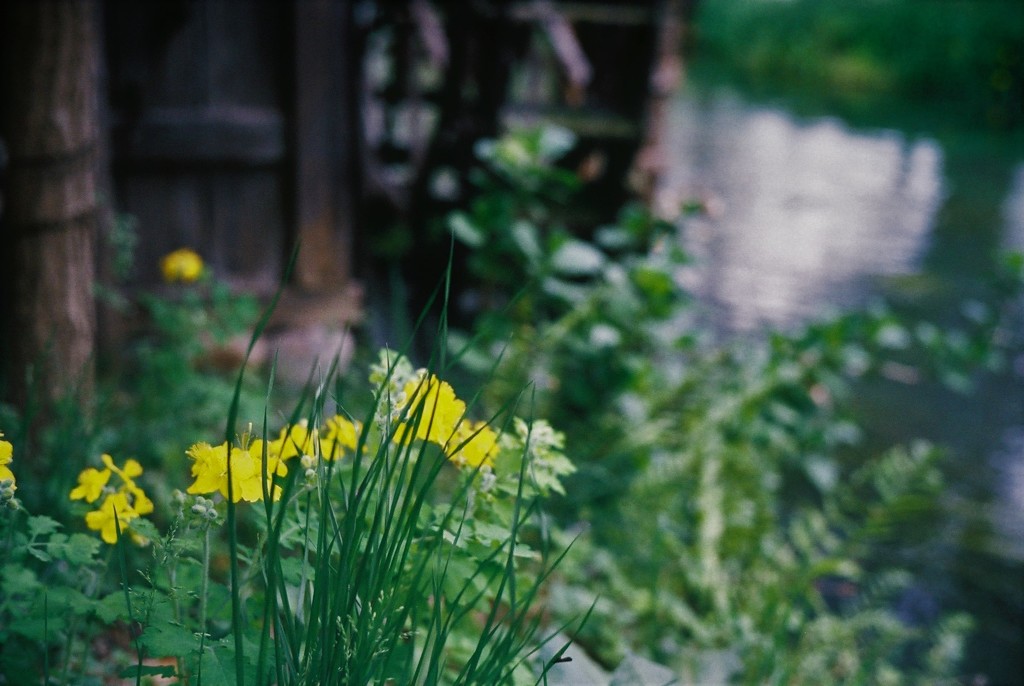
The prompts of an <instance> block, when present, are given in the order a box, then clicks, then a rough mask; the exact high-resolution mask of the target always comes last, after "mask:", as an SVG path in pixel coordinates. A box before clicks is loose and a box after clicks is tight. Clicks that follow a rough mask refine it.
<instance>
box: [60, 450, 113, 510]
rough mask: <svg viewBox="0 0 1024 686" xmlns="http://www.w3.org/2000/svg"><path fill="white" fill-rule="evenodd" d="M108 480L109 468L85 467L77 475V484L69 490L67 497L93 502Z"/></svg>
mask: <svg viewBox="0 0 1024 686" xmlns="http://www.w3.org/2000/svg"><path fill="white" fill-rule="evenodd" d="M104 457H106V456H104ZM108 481H110V470H109V469H104V470H102V471H100V470H99V469H96V468H95V467H86V468H85V469H83V470H82V473H81V474H79V475H78V485H77V486H75V488H73V489H72V490H71V494H70V496H69V497H70V498H71V499H72V500H84V501H85V502H87V503H94V502H96V501H97V500H98V499H99V497H100V495H101V494H102V493H103V489H104V488H105V487H106V485H107V482H108Z"/></svg>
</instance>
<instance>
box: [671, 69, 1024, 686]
mask: <svg viewBox="0 0 1024 686" xmlns="http://www.w3.org/2000/svg"><path fill="white" fill-rule="evenodd" d="M665 142H666V150H667V156H668V158H669V160H670V162H669V164H668V169H666V170H665V174H664V175H663V178H662V186H661V191H660V197H658V198H657V199H656V200H657V201H658V202H659V203H661V204H665V205H667V206H675V207H678V202H679V201H681V200H687V199H693V198H697V199H700V200H701V201H702V202H703V204H704V206H705V208H706V209H707V214H706V215H705V216H702V217H701V218H699V219H695V220H688V221H687V223H686V227H685V235H684V241H685V246H686V248H687V250H688V252H689V253H690V254H691V255H692V256H693V257H694V266H693V267H692V268H691V269H690V270H689V271H688V273H687V275H686V279H687V280H688V283H687V286H688V287H689V288H690V290H691V292H693V293H695V294H696V296H697V299H698V302H699V303H701V304H702V305H703V306H704V308H705V309H706V310H707V313H708V315H707V316H708V317H709V318H710V319H711V322H712V324H713V325H715V327H716V328H717V329H718V330H719V331H721V332H723V333H726V334H728V333H737V332H745V331H756V330H758V329H761V328H764V327H765V326H772V327H776V328H779V327H781V328H794V327H797V326H799V325H800V324H801V323H803V322H806V321H808V320H810V319H814V318H818V317H820V316H822V315H825V314H827V313H828V312H829V311H831V310H835V309H837V308H849V307H856V306H861V305H864V304H866V303H867V302H868V301H869V300H870V299H872V298H873V297H875V296H877V295H879V294H882V293H890V292H891V291H890V290H889V289H891V288H892V287H893V284H895V283H899V281H900V280H899V279H898V278H889V277H904V276H907V277H913V278H917V277H923V278H922V279H920V281H924V282H927V283H928V284H931V285H932V286H933V287H937V288H936V291H937V292H939V293H945V294H946V295H945V298H946V301H947V302H946V303H945V304H946V306H947V307H952V306H954V304H955V303H954V301H956V302H958V301H959V300H960V299H962V298H963V297H965V296H964V294H965V293H968V292H970V291H969V287H970V286H969V285H970V283H971V282H972V281H973V282H974V283H977V282H978V281H979V280H980V279H982V278H983V277H984V275H985V274H986V273H988V272H990V271H991V269H992V268H993V253H994V252H995V251H997V250H1000V249H1002V250H1005V249H1014V250H1024V152H1021V151H1018V152H1017V153H1016V157H1013V156H1012V155H1010V154H1007V153H1004V154H1003V155H1002V156H999V155H993V154H992V149H991V148H990V147H989V148H985V147H984V146H982V147H978V146H963V147H958V146H948V145H945V146H944V145H942V144H940V143H939V142H937V141H936V140H934V139H932V138H928V137H924V136H910V135H907V134H905V133H903V132H899V131H891V130H869V131H864V130H855V129H853V128H851V127H848V126H846V125H844V123H843V122H841V121H840V120H838V119H835V118H831V117H817V118H798V117H796V116H794V115H793V114H792V113H790V112H788V111H787V110H785V109H783V108H780V107H774V106H769V105H759V104H752V103H750V102H746V101H745V100H744V99H743V98H742V97H741V96H739V95H737V94H736V93H735V92H734V91H731V90H729V89H726V88H724V87H710V88H702V89H693V88H691V92H687V93H684V94H683V96H682V97H681V98H679V99H678V100H677V102H676V103H674V106H673V108H672V111H671V112H670V115H669V121H668V122H667V126H666V131H665ZM913 278H912V279H911V282H913ZM1015 367H1016V369H1015V370H1011V371H1010V372H1008V373H1007V374H1004V375H1002V376H1000V377H999V378H997V379H992V380H990V381H988V382H986V383H985V384H983V386H982V390H981V391H980V392H979V393H977V394H975V395H974V396H970V397H965V396H958V395H956V394H953V393H947V392H945V391H943V390H942V389H938V388H935V387H933V386H930V387H927V388H925V387H894V386H893V385H889V386H884V387H881V388H869V389H862V391H861V393H862V394H863V395H864V398H862V399H861V401H860V403H861V407H860V408H859V411H861V413H862V415H863V419H864V421H865V422H866V423H868V425H869V426H868V428H869V431H874V432H875V434H876V435H877V436H878V437H880V438H881V439H882V442H883V443H885V444H887V445H891V444H892V443H895V442H903V441H906V440H908V439H909V438H910V437H912V436H922V437H926V438H930V439H932V440H934V441H936V442H938V443H940V444H943V445H949V446H951V447H952V448H953V450H954V455H955V461H954V463H953V464H951V465H950V469H949V477H950V483H951V496H950V498H951V500H952V501H954V509H956V508H957V507H960V506H961V505H965V507H961V509H960V510H958V511H959V512H960V513H961V514H958V515H956V516H955V517H953V518H952V519H951V521H950V523H949V526H947V531H948V535H949V536H950V540H949V541H948V545H946V546H945V547H943V546H941V545H940V546H939V548H938V550H939V552H938V553H937V555H938V557H937V559H936V560H935V562H936V563H937V564H938V565H939V566H940V567H941V568H940V569H939V571H938V574H939V575H946V576H949V577H950V582H949V583H950V584H951V585H952V586H953V587H956V588H958V589H959V590H958V591H955V592H954V593H960V594H961V595H962V596H964V597H966V596H972V597H971V598H970V599H969V600H966V601H964V602H965V605H966V606H967V607H968V608H970V609H972V611H976V612H978V613H979V614H981V615H983V620H982V626H981V627H980V629H979V637H977V638H976V643H977V644H978V646H977V647H976V648H974V649H973V650H974V653H973V654H972V657H973V660H974V662H975V663H976V664H975V665H974V666H975V667H977V668H979V669H980V670H983V671H987V672H988V673H989V674H993V675H999V674H1002V675H1006V674H1009V673H1013V672H1014V670H1015V669H1016V668H1015V667H1014V666H1013V662H1012V660H1014V659H1018V658H1014V657H1012V656H1009V657H1008V656H1007V654H1006V653H1007V652H1008V651H1013V652H1019V649H1020V647H1021V645H1022V644H1024V637H1022V636H1021V635H1020V622H1021V620H1022V617H1021V616H1016V615H1014V616H1011V615H1013V614H1014V613H1015V612H1016V613H1018V614H1020V613H1021V612H1024V609H1022V608H1024V600H1022V599H1024V595H1022V592H1021V591H1020V590H1019V589H1020V588H1022V587H1024V584H1018V582H1019V581H1021V578H1020V577H1021V574H1022V572H1024V357H1022V358H1021V359H1019V360H1017V361H1016V363H1015ZM965 499H966V500H965ZM979 524H980V526H979ZM976 531H985V532H986V533H985V534H984V535H983V537H982V538H983V540H982V539H980V538H978V537H977V536H975V534H974V533H973V532H976ZM983 567H988V568H989V569H988V570H986V569H982V568H983ZM986 573H988V574H989V577H988V578H985V576H984V575H985V574H986ZM1008 589H1010V590H1008ZM982 596H984V597H982ZM1007 608H1011V609H1007ZM1014 608H1015V609H1014ZM996 653H1000V654H996ZM1018 657H1019V656H1018ZM997 678H998V677H997Z"/></svg>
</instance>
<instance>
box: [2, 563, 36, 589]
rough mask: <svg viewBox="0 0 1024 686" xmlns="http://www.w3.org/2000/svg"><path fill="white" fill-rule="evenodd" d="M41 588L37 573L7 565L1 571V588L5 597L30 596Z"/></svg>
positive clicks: (18, 566) (17, 566)
mask: <svg viewBox="0 0 1024 686" xmlns="http://www.w3.org/2000/svg"><path fill="white" fill-rule="evenodd" d="M38 587H39V580H38V579H36V575H35V572H33V571H32V570H31V569H26V568H24V567H22V566H20V565H5V566H4V567H3V569H0V588H2V589H3V592H4V595H5V596H14V595H20V596H24V595H28V594H29V593H31V592H32V591H34V590H35V589H36V588H38Z"/></svg>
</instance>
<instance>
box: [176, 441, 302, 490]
mask: <svg viewBox="0 0 1024 686" xmlns="http://www.w3.org/2000/svg"><path fill="white" fill-rule="evenodd" d="M186 454H187V455H188V456H189V457H191V458H192V460H193V462H192V476H193V477H195V481H194V482H193V483H192V485H191V486H189V487H188V489H187V490H188V492H189V493H194V494H201V495H207V494H209V493H215V492H218V493H220V494H221V495H222V496H224V497H225V498H227V497H228V444H227V443H222V444H220V445H218V446H216V447H214V446H212V445H210V444H209V443H196V444H195V445H193V446H192V447H191V448H189V449H188V451H187V452H186ZM262 455H263V441H261V440H259V439H256V440H255V441H253V442H252V443H251V444H250V445H249V446H248V447H247V448H239V447H237V446H232V447H231V488H232V496H233V500H234V502H236V503H237V502H238V501H239V500H244V501H246V502H250V503H254V502H257V501H260V500H263V482H262V479H263V457H262ZM287 473H288V468H287V467H286V466H285V464H284V461H283V460H281V459H280V458H279V457H278V456H277V455H274V454H271V453H270V452H269V450H268V454H267V488H268V489H269V490H270V492H271V493H272V497H273V499H274V500H277V499H278V498H280V497H281V489H280V488H278V487H276V486H274V485H273V481H272V479H273V477H274V475H275V474H276V475H278V476H284V475H285V474H287Z"/></svg>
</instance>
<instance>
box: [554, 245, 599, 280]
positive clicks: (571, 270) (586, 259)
mask: <svg viewBox="0 0 1024 686" xmlns="http://www.w3.org/2000/svg"><path fill="white" fill-rule="evenodd" d="M604 262H605V255H604V253H603V252H601V251H600V250H598V249H597V248H595V247H594V246H592V245H591V244H590V243H585V242H583V241H580V240H576V239H570V240H568V241H566V242H565V243H563V244H562V245H561V246H559V248H558V249H557V250H556V251H555V254H554V255H552V256H551V266H552V268H553V269H554V270H555V271H557V272H559V273H561V274H565V275H567V276H591V275H593V274H596V273H598V272H599V271H601V267H603V266H604Z"/></svg>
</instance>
